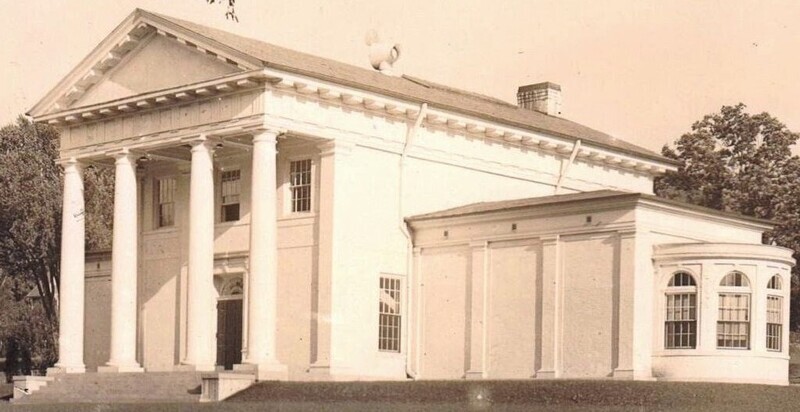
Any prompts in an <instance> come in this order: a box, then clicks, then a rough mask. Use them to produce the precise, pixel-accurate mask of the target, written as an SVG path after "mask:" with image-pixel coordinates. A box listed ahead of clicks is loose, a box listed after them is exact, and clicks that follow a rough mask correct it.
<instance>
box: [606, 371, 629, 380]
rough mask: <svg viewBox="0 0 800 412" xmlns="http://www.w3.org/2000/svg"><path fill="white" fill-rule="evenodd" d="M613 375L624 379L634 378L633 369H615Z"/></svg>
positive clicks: (615, 377)
mask: <svg viewBox="0 0 800 412" xmlns="http://www.w3.org/2000/svg"><path fill="white" fill-rule="evenodd" d="M611 377H613V378H614V379H623V380H629V379H633V369H614V372H613V373H612V374H611Z"/></svg>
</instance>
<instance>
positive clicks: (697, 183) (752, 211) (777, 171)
mask: <svg viewBox="0 0 800 412" xmlns="http://www.w3.org/2000/svg"><path fill="white" fill-rule="evenodd" d="M798 137H800V135H798V134H797V133H795V132H792V131H791V130H789V129H788V128H787V127H786V126H785V125H784V124H783V123H781V122H780V121H779V120H778V119H776V118H774V117H772V116H771V115H770V114H769V113H759V114H749V113H747V111H746V106H745V105H744V104H741V103H740V104H738V105H735V106H723V107H722V109H720V112H719V113H713V114H709V115H707V116H705V117H703V119H702V120H700V121H698V122H696V123H695V124H694V125H692V130H691V132H689V133H686V134H684V135H683V136H681V137H680V138H679V139H678V140H676V141H675V143H674V147H670V146H664V148H663V150H662V153H663V154H664V155H665V156H666V157H669V158H672V159H675V160H678V161H680V166H679V168H678V171H677V172H674V173H672V172H669V173H667V174H666V175H665V176H663V177H661V178H659V179H657V180H656V185H655V191H656V194H657V195H659V196H663V197H667V198H671V199H677V200H682V201H685V202H689V203H693V204H697V205H701V206H706V207H710V208H714V209H718V210H723V211H728V212H736V213H740V214H744V215H747V216H753V217H758V218H763V219H771V220H774V221H775V222H776V223H777V226H776V227H775V229H774V230H772V231H770V232H768V233H765V236H764V242H765V243H768V244H776V245H779V246H784V247H787V248H790V249H792V250H794V251H795V253H794V257H795V259H798V258H800V184H799V183H800V158H798V157H797V156H793V155H792V152H791V148H792V146H793V145H794V144H795V143H796V142H797V140H798ZM798 274H800V269H799V268H797V267H796V268H795V269H794V272H793V276H792V278H793V279H792V284H793V298H792V301H793V302H792V303H793V304H792V311H793V313H792V329H793V330H798V329H800V299H798V295H797V294H796V293H794V292H795V291H796V289H797V286H798Z"/></svg>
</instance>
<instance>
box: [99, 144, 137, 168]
mask: <svg viewBox="0 0 800 412" xmlns="http://www.w3.org/2000/svg"><path fill="white" fill-rule="evenodd" d="M137 155H138V154H137V153H134V152H132V151H130V150H129V149H128V148H127V147H123V148H121V149H116V150H110V151H108V152H106V156H109V157H113V158H114V160H115V161H116V163H117V164H119V163H120V162H121V161H124V160H129V161H135V159H134V157H135V156H137Z"/></svg>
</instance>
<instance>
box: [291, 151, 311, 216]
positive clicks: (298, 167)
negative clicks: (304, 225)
mask: <svg viewBox="0 0 800 412" xmlns="http://www.w3.org/2000/svg"><path fill="white" fill-rule="evenodd" d="M289 192H290V193H291V197H292V199H291V205H292V212H308V211H311V159H305V160H298V161H293V162H291V163H290V164H289Z"/></svg>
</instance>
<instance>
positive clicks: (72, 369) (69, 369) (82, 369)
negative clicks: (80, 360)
mask: <svg viewBox="0 0 800 412" xmlns="http://www.w3.org/2000/svg"><path fill="white" fill-rule="evenodd" d="M65 373H86V365H63V364H58V363H56V364H55V365H53V367H52V368H47V376H52V375H61V374H65Z"/></svg>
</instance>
